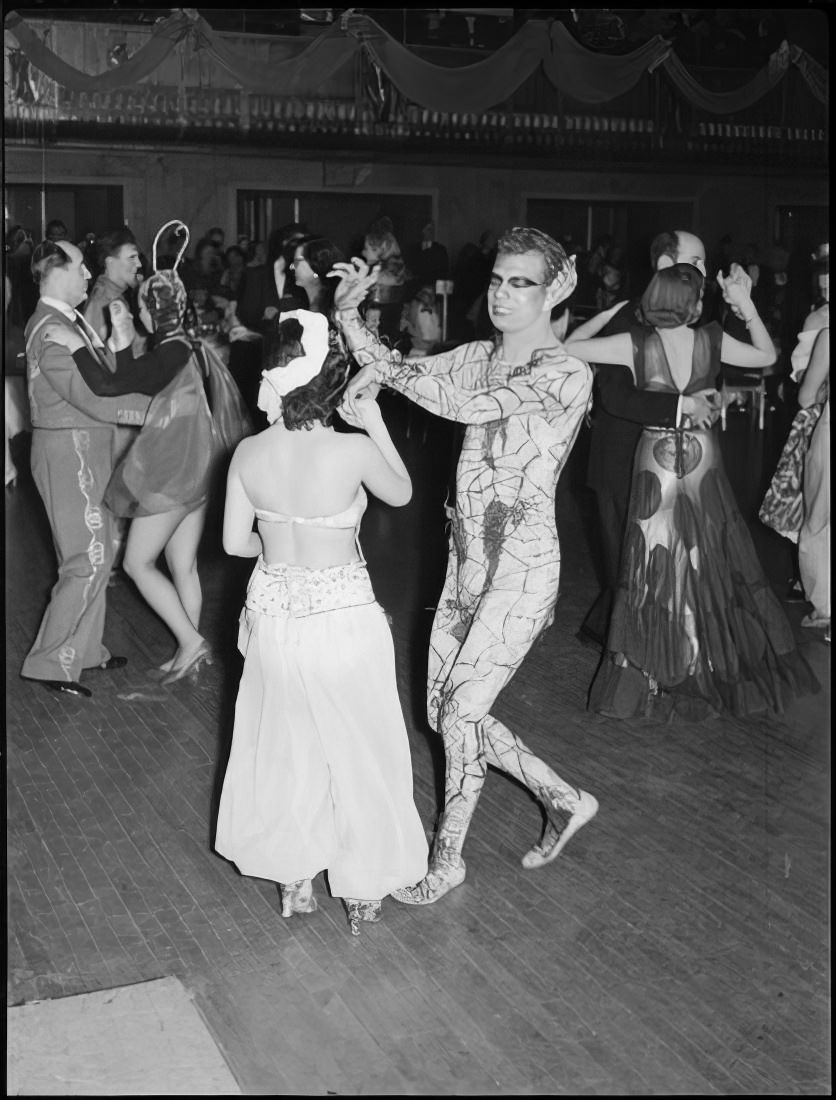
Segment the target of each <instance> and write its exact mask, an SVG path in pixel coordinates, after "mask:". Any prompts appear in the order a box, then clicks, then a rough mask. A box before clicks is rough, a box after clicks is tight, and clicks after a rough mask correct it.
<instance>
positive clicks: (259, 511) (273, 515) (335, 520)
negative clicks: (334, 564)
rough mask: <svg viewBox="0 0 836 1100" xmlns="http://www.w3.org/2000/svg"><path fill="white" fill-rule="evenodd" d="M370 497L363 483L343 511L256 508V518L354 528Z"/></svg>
mask: <svg viewBox="0 0 836 1100" xmlns="http://www.w3.org/2000/svg"><path fill="white" fill-rule="evenodd" d="M367 504H368V498H367V496H366V491H365V489H364V488H363V486H362V485H359V486H358V487H357V493H356V495H355V497H354V500H353V501H352V502H351V504H349V506H348V507H347V508H345V509H344V510H343V511H342V512H336V513H335V514H334V515H331V516H288V515H285V513H284V512H271V511H269V510H268V509H266V508H256V510H255V515H256V519H259V520H264V521H265V522H266V523H298V524H304V526H305V527H331V528H338V529H339V528H354V529H355V530H356V529H357V528H358V527H359V526H360V520H361V519H362V518H363V513H364V512H365V511H366V505H367Z"/></svg>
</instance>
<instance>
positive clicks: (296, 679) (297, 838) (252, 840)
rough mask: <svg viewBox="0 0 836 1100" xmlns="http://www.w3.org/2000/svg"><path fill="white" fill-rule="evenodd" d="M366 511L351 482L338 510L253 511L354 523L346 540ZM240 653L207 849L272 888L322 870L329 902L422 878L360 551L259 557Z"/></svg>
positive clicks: (405, 753)
mask: <svg viewBox="0 0 836 1100" xmlns="http://www.w3.org/2000/svg"><path fill="white" fill-rule="evenodd" d="M365 507H366V494H365V493H364V492H363V490H362V488H361V489H359V490H358V493H357V496H356V497H355V500H354V502H353V503H352V504H351V506H350V507H349V508H348V509H347V510H346V511H345V512H342V513H340V514H338V515H332V516H319V517H301V516H285V515H283V514H281V513H276V512H265V511H261V510H258V511H257V512H256V516H257V517H258V520H259V523H295V524H306V525H308V526H313V527H331V528H335V527H354V529H355V537H356V533H357V530H358V529H359V524H360V519H361V517H362V515H363V512H364V510H365ZM358 551H359V542H358ZM238 647H239V649H240V651H241V653H242V654H243V656H244V669H243V672H242V675H241V682H240V686H239V689H238V699H237V702H236V706H235V724H234V730H233V738H232V749H231V751H230V756H229V763H228V765H227V769H226V775H225V777H224V783H223V790H222V793H221V801H220V808H219V812H218V826H217V832H216V836H215V849H216V851H217V852H218V853H219V854H220V855H222V856H224V857H225V858H227V859H230V860H232V861H233V862H234V863H235V864H236V865H237V866H238V869H239V870H240V871H241V872H242V873H243V874H245V875H253V876H255V877H257V878H264V879H272V880H273V881H274V882H282V883H289V882H295V881H297V880H299V879H306V878H313V877H314V876H315V875H316V874H318V873H319V872H320V871H323V870H327V872H328V883H329V886H330V890H331V893H332V895H333V896H334V897H342V898H366V899H373V900H376V899H379V898H382V897H385V895H386V894H388V893H389V892H390V891H392V890H395V889H397V888H399V887H402V886H409V885H411V884H412V883H414V882H417V881H418V880H419V879H421V878H423V876H424V875H425V874H426V872H427V851H428V845H427V838H426V836H425V834H424V830H423V827H422V825H421V820H420V818H419V816H418V811H417V810H416V808H415V804H414V802H413V797H412V762H411V758H410V751H409V741H408V738H407V733H406V727H405V725H404V719H403V714H402V712H401V707H400V701H399V698H398V689H397V682H396V678H395V656H394V646H393V643H392V634H391V631H390V629H389V624H388V622H387V620H386V616H385V614H384V612H383V609H382V608H381V607H380V605H379V604H378V603H377V601H376V600H375V596H374V592H373V591H372V586H371V582H370V580H369V575H368V571H367V569H366V564H365V562H364V561H363V559H362V554H360V560H359V561H354V562H351V563H348V564H345V565H336V566H331V567H329V568H325V569H308V568H305V567H302V566H297V565H285V564H273V565H269V564H266V563H265V562H264V560H263V558H259V561H258V563H257V565H256V567H255V570H254V572H253V574H252V577H251V579H250V583H249V587H248V589H247V597H246V602H245V606H244V610H243V611H242V613H241V619H240V630H239V636H238Z"/></svg>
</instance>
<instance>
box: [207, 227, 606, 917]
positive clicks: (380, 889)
mask: <svg viewBox="0 0 836 1100" xmlns="http://www.w3.org/2000/svg"><path fill="white" fill-rule="evenodd" d="M333 275H334V277H336V278H338V279H339V280H340V283H339V286H338V288H337V291H336V295H335V307H336V319H337V323H338V325H339V328H340V329H341V332H342V335H343V337H344V338H345V340H346V342H347V343H348V346H349V348H350V350H351V353H352V355H353V356H354V358H355V359H356V360H357V362H358V363H359V364H360V365H361V370H360V372H359V373H358V374H357V375H356V377H355V378H353V379H352V380H351V381H349V382H348V383H347V384H346V373H347V361H346V358H345V357H344V356H343V355H341V354H340V353H339V352H335V351H331V350H329V348H330V347H331V346H333V344H330V345H329V344H328V341H327V337H328V332H327V323H326V321H325V318H323V317H322V316H321V315H319V316H317V315H314V314H309V313H306V312H305V311H298V312H297V313H296V314H295V315H284V317H283V318H282V319H281V322H280V324H279V325H278V331H277V340H276V341H275V343H274V345H273V349H272V350H271V351H270V352H269V353H268V369H267V370H266V371H265V373H264V377H263V381H262V386H261V394H260V399H259V403H260V405H261V407H262V408H263V409H264V410H265V411H266V412H267V415H268V419H269V420H270V421H271V425H272V426H271V427H270V428H268V429H267V430H266V431H265V432H262V433H261V434H260V435H258V436H257V437H254V438H252V439H249V440H245V441H244V442H243V443H242V444H241V445H240V447H239V448H238V450H237V451H236V454H235V456H234V458H233V462H232V466H231V468H230V474H229V480H228V487H227V502H226V514H225V518H224V546H225V548H226V550H227V552H228V553H233V554H237V555H241V556H244V557H255V558H258V563H257V565H256V568H255V570H254V572H253V575H252V579H251V581H250V585H249V588H248V592H247V598H246V604H245V608H244V611H243V612H242V616H241V628H240V634H239V647H240V649H241V652H242V653H243V655H244V671H243V674H242V678H241V684H240V688H239V694H238V701H237V705H236V715H235V727H234V734H233V744H232V750H231V754H230V759H229V764H228V767H227V772H226V776H225V780H224V787H223V792H222V796H221V804H220V810H219V817H218V826H217V835H216V844H215V846H216V849H217V851H218V852H219V853H220V854H221V855H223V856H225V857H226V858H228V859H231V860H233V861H234V862H235V863H236V864H237V866H238V867H239V869H240V870H241V871H242V872H243V873H244V874H249V875H254V876H257V877H261V878H270V879H273V880H274V881H277V882H279V883H280V887H281V893H282V907H283V908H282V912H283V915H285V916H290V915H291V914H292V913H294V912H311V911H312V910H314V909H315V908H316V899H315V897H314V896H313V891H312V880H313V878H314V877H315V876H316V875H317V874H318V873H319V872H320V871H322V870H327V872H328V876H329V883H330V887H331V892H332V894H334V895H335V896H339V897H342V898H344V899H345V903H346V907H347V909H348V914H349V919H350V921H351V925H352V931H355V932H356V931H358V929H359V926H360V922H361V921H363V920H376V919H378V918H379V916H380V910H381V901H382V898H383V897H384V896H385V895H386V894H391V895H392V896H393V897H394V898H396V899H397V900H399V901H402V902H405V903H407V904H418V905H425V904H430V903H433V902H435V901H437V900H438V899H439V898H441V897H443V896H444V894H446V893H447V892H448V891H449V890H451V889H452V888H454V887H456V886H458V885H460V884H461V883H462V882H463V881H464V877H465V864H464V861H463V859H462V855H461V853H462V847H463V844H464V841H465V837H466V833H467V829H468V826H469V823H470V820H471V818H472V815H473V812H474V810H475V808H476V804H477V801H478V798H479V795H480V792H481V789H482V786H483V784H484V781H485V778H486V775H487V768H488V765H489V764H490V765H492V766H494V767H497V768H499V769H501V770H503V771H506V772H508V773H509V774H510V775H512V776H514V778H516V779H518V780H519V781H520V782H522V783H524V784H525V785H526V786H527V787H528V788H529V790H531V791H532V793H533V794H534V795H535V797H536V798H537V799H538V800H539V801H540V803H541V806H542V808H543V810H544V813H545V819H546V824H545V830H544V832H543V834H542V837H541V839H540V840H539V841H538V843H536V844H534V845H533V846H532V847H531V849H530V850H529V851H528V852H527V853H526V854H525V855H524V856H523V859H522V864H523V867H525V868H527V869H533V868H537V867H543V866H545V865H546V864H548V863H550V862H551V861H552V860H553V859H555V857H556V856H557V855H558V854H559V853H560V851H561V850H562V849H563V847H564V845H565V844H566V842H567V840H568V839H569V838H570V837H571V836H572V835H573V834H574V833H575V832H576V831H577V829H578V828H580V826H582V825H583V824H585V823H586V822H588V821H589V820H590V819H591V818H592V817H593V816H594V814H595V812H596V811H597V808H598V804H597V801H596V800H595V798H593V796H592V795H590V794H588V793H587V792H585V791H583V790H581V789H580V788H578V787H575V786H572V785H570V784H569V783H567V782H565V781H564V780H563V779H562V778H561V777H560V776H559V775H558V774H557V773H556V772H555V771H554V770H553V769H552V768H550V767H549V766H548V765H547V764H546V763H545V762H544V761H543V760H540V759H539V758H538V757H537V756H535V755H534V753H533V752H531V750H530V749H529V748H527V747H526V745H525V744H523V742H522V741H521V740H520V739H519V738H518V737H517V736H516V735H515V734H514V733H513V732H512V731H511V730H509V729H508V728H507V727H506V726H504V725H503V724H502V723H501V722H499V721H498V720H497V719H496V718H495V717H493V716H492V715H491V713H490V710H491V708H492V706H493V704H494V702H495V700H496V698H497V696H498V695H499V693H500V691H501V690H502V689H503V688H504V687H505V686H506V685H507V684H508V682H509V681H510V679H511V677H512V676H513V674H514V672H515V671H516V669H517V668H518V667H519V665H520V663H521V661H522V660H523V658H524V656H525V654H526V653H527V652H528V650H529V649H530V648H531V645H532V644H533V642H534V641H535V640H536V638H537V637H538V636H539V635H540V633H541V632H542V631H543V630H544V629H545V628H546V627H548V626H549V625H550V624H551V622H552V621H553V617H554V607H555V602H556V599H557V592H558V583H559V577H560V550H559V545H558V540H557V530H556V525H555V515H554V495H555V488H556V484H557V480H558V477H559V475H560V472H561V470H562V469H563V467H564V465H565V462H566V459H567V457H568V454H569V452H570V450H571V447H572V445H573V443H574V441H575V438H576V436H577V433H578V430H579V428H580V424H581V421H582V418H583V414H584V412H585V411H586V408H587V406H588V403H589V397H590V391H591V382H592V376H591V372H590V370H589V368H588V367H587V366H586V364H584V363H582V362H581V361H580V360H578V359H574V358H571V357H569V356H568V355H567V354H566V352H565V351H564V350H563V348H562V346H561V345H560V343H559V341H558V340H557V339H556V337H555V336H554V333H553V332H552V329H551V325H550V315H551V311H552V309H553V308H554V306H555V305H557V304H558V303H559V302H560V301H562V300H563V299H565V298H566V297H568V295H569V294H571V292H572V290H573V289H574V286H575V281H576V276H575V271H574V264H573V262H572V261H571V260H570V259H569V258H568V257H567V256H566V254H565V253H564V251H563V249H562V248H561V247H560V246H559V245H558V244H557V243H556V242H555V241H553V240H552V239H551V238H550V237H548V236H546V235H545V234H543V233H540V232H539V231H537V230H534V229H514V230H512V231H511V232H509V233H507V234H506V235H505V236H504V237H503V238H502V240H501V241H500V244H499V250H498V255H497V259H496V262H495V264H494V268H493V272H492V275H491V281H490V286H489V289H488V299H489V306H490V311H491V317H492V320H493V323H494V325H495V326H496V329H497V331H498V333H499V336H498V338H497V340H496V342H494V341H477V342H474V343H469V344H465V345H463V346H462V347H459V348H457V349H456V350H454V351H452V352H445V353H442V354H440V355H435V356H430V357H429V358H427V359H423V360H409V361H406V360H404V359H403V358H402V357H401V356H400V355H399V354H398V353H397V352H395V351H392V350H390V349H389V348H388V347H386V346H385V345H383V344H382V343H381V342H380V341H379V340H378V339H377V338H376V337H375V336H374V334H372V333H371V332H370V331H369V330H368V329H366V328H365V327H364V326H363V324H362V322H361V321H360V318H359V314H358V312H357V307H358V306H359V305H360V303H361V302H362V301H363V300H364V298H365V297H366V294H367V293H368V291H369V289H370V287H371V286H372V285H373V284H374V282H375V278H376V273H375V271H374V270H373V269H369V267H368V265H367V264H366V263H365V262H364V261H362V260H359V259H357V258H355V259H353V260H352V261H351V262H350V263H337V264H335V266H334V272H333ZM292 324H297V325H301V330H302V331H301V333H299V332H298V331H297V330H292V329H291V328H290V326H291V325H292ZM296 338H298V339H296ZM378 382H384V383H385V384H386V385H389V386H391V387H392V388H393V389H396V390H398V391H399V392H401V393H404V394H406V395H407V396H408V397H410V398H411V399H412V400H414V401H416V402H417V403H418V404H420V405H421V406H422V407H424V408H427V409H429V410H430V411H433V412H435V413H437V414H438V415H441V416H445V417H447V418H448V419H453V420H456V421H457V422H459V423H463V424H465V425H466V426H467V432H466V436H465V442H464V448H463V452H462V458H461V461H460V464H459V470H458V480H457V501H456V508H455V510H454V511H452V510H451V513H450V519H451V543H450V559H449V564H448V570H447V578H446V581H445V585H444V591H443V592H442V594H441V597H440V599H439V604H438V610H437V613H436V617H435V623H434V626H433V633H432V639H431V645H430V657H429V670H428V689H429V690H428V697H429V699H428V709H429V714H430V718H431V721H432V723H433V725H434V726H435V728H436V729H437V730H438V732H440V733H441V735H442V737H443V740H444V746H445V752H446V770H447V776H446V787H445V806H444V811H443V814H442V816H441V819H440V822H439V825H438V829H437V832H436V836H435V842H434V845H433V850H432V854H431V856H430V859H429V863H428V862H427V846H426V841H425V838H424V834H423V830H422V829H421V823H420V820H419V819H418V815H417V811H416V810H415V806H414V803H413V800H412V789H411V787H412V775H411V766H410V759H409V746H408V742H407V737H406V730H405V727H404V723H403V717H402V715H401V711H400V705H399V702H398V696H397V688H396V682H395V672H394V663H393V658H392V641H391V635H390V632H389V629H388V626H387V624H386V620H385V616H384V615H383V612H382V610H381V609H380V608H379V607H378V605H377V604H376V602H375V600H374V595H373V593H372V590H371V587H370V585H369V581H368V576H367V572H366V568H365V564H364V562H363V558H362V552H361V550H360V546H359V542H358V540H357V531H358V527H359V523H360V519H361V517H362V514H363V510H364V508H365V503H366V496H365V492H364V486H365V487H366V488H368V489H369V490H370V491H371V492H372V493H374V494H375V495H377V496H379V497H380V498H381V499H382V500H384V501H386V502H387V503H390V504H393V505H402V504H405V503H406V502H407V500H408V499H409V496H410V482H409V476H408V474H407V471H406V469H405V468H404V466H403V463H402V462H401V459H400V457H399V456H398V454H397V451H396V450H395V448H394V446H393V445H392V442H391V439H390V437H389V435H388V432H387V431H386V428H385V425H384V424H383V421H382V419H381V417H380V413H379V411H378V408H377V404H376V401H375V395H376V390H377V385H376V383H378ZM337 409H339V414H340V415H341V416H342V417H343V419H345V420H346V421H347V422H348V423H349V424H352V425H353V426H355V427H359V428H363V429H364V430H365V432H366V433H367V435H366V436H364V435H357V434H353V435H346V434H344V433H337V432H335V431H334V430H333V429H332V427H331V417H332V416H333V414H334V412H335V411H337ZM254 522H256V523H257V525H258V526H257V533H255V532H254V531H253V523H254Z"/></svg>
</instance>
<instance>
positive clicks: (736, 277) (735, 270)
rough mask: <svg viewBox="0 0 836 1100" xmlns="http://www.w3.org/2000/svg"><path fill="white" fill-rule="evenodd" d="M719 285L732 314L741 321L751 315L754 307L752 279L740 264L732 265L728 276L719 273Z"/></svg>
mask: <svg viewBox="0 0 836 1100" xmlns="http://www.w3.org/2000/svg"><path fill="white" fill-rule="evenodd" d="M717 283H718V285H719V287H720V289H721V290H722V292H723V301H724V302H728V304H729V306H730V307H731V310H732V313H734V315H735V316H736V317H739V318H740V320H741V321H745V320H746V319H747V314H751V313H752V311H753V309H754V306H753V305H752V278H751V276H750V275H749V274H748V273H747V272H746V271H744V269H743V268H742V267H741V266H740V264H732V265H731V267H730V268H729V273H728V275H725V276H724V275H723V272H722V271H718V272H717Z"/></svg>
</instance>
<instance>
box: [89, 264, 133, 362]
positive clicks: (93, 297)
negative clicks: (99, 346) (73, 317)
mask: <svg viewBox="0 0 836 1100" xmlns="http://www.w3.org/2000/svg"><path fill="white" fill-rule="evenodd" d="M117 299H118V300H119V301H121V302H122V303H123V305H124V306H125V308H126V309H128V310H130V308H131V307H130V306H129V305H128V303H127V301H126V300H125V294H124V292H123V291H122V290H121V288H120V287H118V286H117V285H116V283H113V282H111V281H110V279H108V277H107V275H100V276H99V277H98V279H96V281H95V283H93V288H92V290H91V291H90V293H89V294H88V296H87V301H86V302H85V303H84V309H83V310H82V312H83V314H84V319H85V321H87V322H88V324H89V325H90V327H91V328H94V329H95V330H96V332H98V334H99V336H100V338H101V339H102V340H106V339H107V338H108V336H109V335H110V331H111V323H110V314H109V313H108V312H107V307H108V306H109V305H110V303H111V302H115V301H116V300H117ZM134 328H135V329H136V334H135V336H134V339H133V343H132V344H131V350H132V351H133V353H134V356H135V357H138V356H140V355H144V354H145V352H146V350H147V348H148V337H147V335H146V334H145V330H144V329H143V328H142V326H141V325H140V323H139V322H138V321H137V320H136V318H134Z"/></svg>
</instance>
